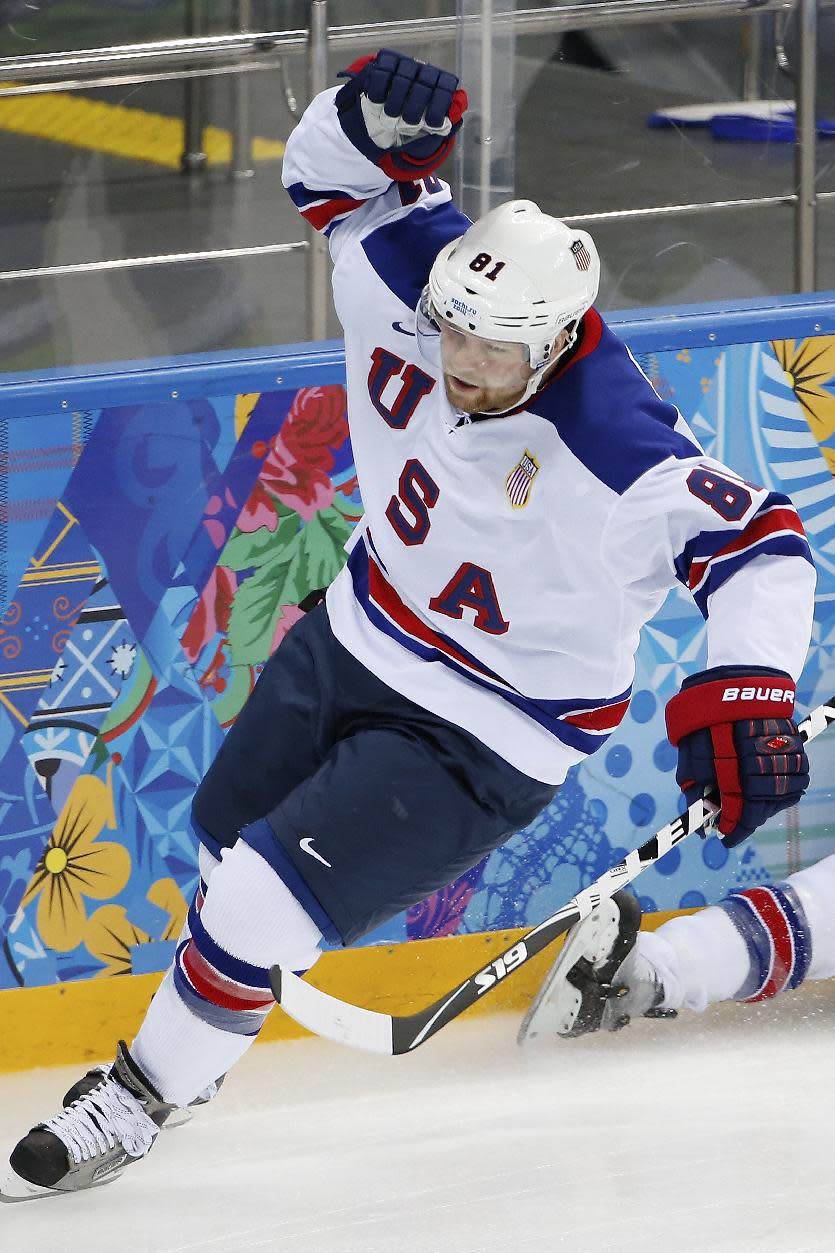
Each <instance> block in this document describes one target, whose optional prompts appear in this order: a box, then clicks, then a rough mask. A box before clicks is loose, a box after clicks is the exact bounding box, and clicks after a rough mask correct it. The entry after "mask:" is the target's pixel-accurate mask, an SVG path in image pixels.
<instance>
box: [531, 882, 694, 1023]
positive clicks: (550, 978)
mask: <svg viewBox="0 0 835 1253" xmlns="http://www.w3.org/2000/svg"><path fill="white" fill-rule="evenodd" d="M640 925H641V907H640V905H639V904H638V902H637V900H636V899H635V897H634V896H633V895H632V893H631V892H627V891H625V890H621V891H620V892H615V894H614V896H612V897H611V898H606V899H604V900H603V901H601V903H600V905H599V906H598V907H597V909H595V910H594V911H593V912H592V913H591V914H589V916H588V918H584V919H583V920H582V922H578V923H575V925H574V926H573V927H572V928H571V930H570V931H569V932H568V935H567V936H566V937H565V941H564V942H563V946H562V948H561V949H560V954H559V956H558V958H557V960H556V961H555V962H554V964H553V966H552V967H551V969H550V970H549V972H548V974H547V975H546V977H545V979H544V980H543V983H542V986H541V988H540V989H539V991H538V992H537V994H536V996H535V997H534V1000H533V1003H532V1004H531V1007H530V1009H529V1010H528V1012H527V1014H526V1015H525V1017H524V1019H523V1021H522V1025H521V1027H520V1028H519V1036H518V1040H519V1043H520V1044H523V1043H524V1042H525V1041H526V1040H532V1039H534V1038H535V1037H536V1036H538V1035H541V1034H542V1033H543V1032H544V1033H546V1034H552V1035H554V1034H555V1035H560V1036H578V1035H585V1034H586V1033H587V1032H589V1031H599V1030H600V1029H601V1028H602V1029H603V1030H604V1031H619V1030H620V1029H621V1027H625V1026H626V1025H627V1023H628V1022H629V1021H630V1019H632V1018H640V1017H645V1018H674V1017H675V1016H676V1011H675V1010H674V1009H672V1010H663V1009H659V1008H658V1006H659V1005H660V1004H661V1001H662V1000H663V999H664V988H663V987H662V985H661V983H660V981H659V980H658V978H657V976H656V975H655V972H654V971H653V970H652V968H651V967H650V965H649V963H648V962H647V961H646V960H645V959H642V958H641V957H640V955H639V954H638V952H637V950H636V948H635V940H636V937H637V935H638V930H639V928H640Z"/></svg>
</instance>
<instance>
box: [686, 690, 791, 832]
mask: <svg viewBox="0 0 835 1253" xmlns="http://www.w3.org/2000/svg"><path fill="white" fill-rule="evenodd" d="M794 690H795V685H794V681H793V680H792V679H791V677H790V676H789V675H788V674H786V673H785V672H784V671H782V670H771V669H770V668H769V667H767V666H746V667H739V666H714V668H713V669H712V670H705V671H704V672H703V673H702V674H696V675H693V676H692V678H689V679H685V681H684V683H682V685H681V691H680V692H679V693H678V695H677V696H674V697H673V699H672V700H671V701H670V702H669V703H668V705H667V734H668V736H669V739H670V743H671V744H673V745H674V746H676V747H677V748H678V768H677V770H676V781H677V782H678V785H679V787H680V788H681V790H682V791H683V792H684V794H685V796H686V797H687V803H688V805H690V804H692V803H693V801H694V800H697V799H699V798H700V797H702V796H703V795H704V793H705V790H706V789H715V790H716V791H718V793H719V796H720V799H721V802H722V814H721V816H720V819H719V824H718V825H719V832H720V835H721V837H722V842H723V843H724V844H725V845H726V847H728V848H733V847H734V846H735V845H737V844H740V843H741V842H742V841H743V840H745V839H747V838H748V836H749V835H750V834H751V833H752V831H755V830H756V828H757V827H759V826H761V825H762V823H764V822H766V821H767V820H768V819H769V818H771V817H773V816H774V814H776V813H779V811H780V810H781V809H788V808H789V806H791V805H796V804H797V802H798V801H799V800H800V798H801V796H802V795H803V793H804V791H805V790H806V788H807V786H808V784H809V761H808V758H807V757H806V753H805V751H804V748H803V741H802V740H801V738H800V736H799V735H798V733H797V726H796V724H795V722H794V719H793V717H792V714H793V713H794Z"/></svg>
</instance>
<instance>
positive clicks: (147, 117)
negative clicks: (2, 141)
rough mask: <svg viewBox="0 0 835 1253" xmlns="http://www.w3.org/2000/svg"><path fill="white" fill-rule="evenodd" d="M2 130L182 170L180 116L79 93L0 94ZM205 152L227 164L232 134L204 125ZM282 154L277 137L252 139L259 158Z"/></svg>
mask: <svg viewBox="0 0 835 1253" xmlns="http://www.w3.org/2000/svg"><path fill="white" fill-rule="evenodd" d="M2 85H3V86H10V85H11V84H8V83H6V84H2ZM0 130H3V131H9V132H11V133H13V134H17V135H30V136H32V137H33V138H36V139H48V140H51V141H52V142H53V143H57V144H66V145H68V146H70V147H73V148H84V149H87V150H88V151H91V152H103V153H105V154H106V155H108V156H112V157H125V158H127V159H128V160H132V161H147V162H149V163H151V164H153V165H161V166H164V167H166V168H167V169H171V170H178V169H179V168H180V158H181V156H182V153H183V146H184V129H183V121H182V119H181V118H174V117H165V116H164V115H163V114H161V113H149V112H148V111H147V110H145V109H134V108H128V107H127V106H126V105H123V104H106V103H105V102H104V101H102V100H90V99H87V98H86V97H84V96H78V95H76V94H75V93H74V92H60V91H56V92H45V93H44V94H43V95H42V96H8V97H5V98H0ZM203 150H204V152H205V153H206V155H207V157H208V159H209V162H210V163H211V164H217V165H222V164H225V163H228V162H229V161H230V160H231V159H232V136H231V134H230V132H229V131H227V130H222V129H221V128H220V127H217V126H207V127H205V129H204V131H203ZM283 155H284V144H282V143H278V142H277V141H276V140H272V139H259V138H256V139H254V140H253V141H252V156H253V159H254V160H255V161H278V160H280V159H281V157H283Z"/></svg>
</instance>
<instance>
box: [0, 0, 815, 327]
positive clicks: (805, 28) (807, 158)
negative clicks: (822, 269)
mask: <svg viewBox="0 0 835 1253" xmlns="http://www.w3.org/2000/svg"><path fill="white" fill-rule="evenodd" d="M833 6H835V0H589V3H581V4H561V5H552V6H549V7H545V8H540V9H519V10H516V11H515V12H512V13H509V14H498V13H496V14H493V15H492V18H491V24H492V28H493V29H495V28H499V27H501V26H504V25H506V24H511V25H512V27H513V29H514V31H515V33H516V34H517V35H530V34H540V33H546V32H547V33H555V32H560V31H566V30H592V29H595V28H598V27H603V26H612V25H616V26H624V25H641V24H644V23H648V22H657V21H664V22H681V21H699V20H706V19H711V18H726V17H742V18H747V19H756V18H758V17H759V16H760V15H762V14H765V13H777V12H779V13H782V14H786V13H788V12H791V11H796V12H797V14H798V47H799V52H798V58H797V100H796V139H795V191H794V192H793V193H790V194H787V195H782V196H761V197H752V198H748V199H738V200H713V201H699V202H695V203H687V204H674V205H662V206H657V207H651V208H650V207H648V208H638V209H622V210H611V211H607V212H603V213H587V214H577V215H573V216H571V217H569V218H567V220H568V221H571V222H574V223H581V222H582V223H590V222H599V221H605V220H612V219H617V218H649V217H659V216H663V215H669V214H680V213H706V212H710V211H711V210H722V209H727V208H741V207H744V206H751V207H754V206H768V205H793V206H794V209H795V228H794V240H795V249H794V254H795V267H794V268H795V286H796V288H797V290H798V291H812V290H814V289H815V286H816V236H817V205H818V202H819V201H820V200H823V199H829V198H831V197H833V196H835V192H821V193H818V192H816V188H815V174H816V167H817V135H816V129H817V128H816V116H815V101H816V96H817V17H818V9H819V8H829V7H833ZM249 10H250V5H249V3H248V0H238V3H237V5H236V14H237V24H238V26H239V27H240V30H239V31H237V32H236V33H233V34H228V35H212V36H199V35H191V36H189V37H186V38H183V39H171V40H159V41H156V42H150V43H145V44H128V45H122V46H114V47H103V48H91V49H83V50H80V51H76V52H53V53H46V54H30V55H25V56H16V57H0V83H3V84H4V85H3V86H0V98H2V97H4V96H16V95H31V94H36V93H43V92H51V91H75V90H81V89H89V88H93V87H105V86H112V85H116V84H128V83H145V82H153V81H161V80H171V79H177V80H181V79H183V80H188V79H196V78H200V77H206V76H210V75H217V74H247V73H250V72H255V71H263V70H275V68H276V66H277V64H278V62H279V60H280V58H281V56H282V55H284V54H286V53H292V52H296V53H298V52H300V51H304V52H305V53H306V57H307V77H308V89H309V94H310V96H311V97H312V96H313V95H314V94H316V92H318V91H321V90H322V89H323V88H324V87H325V86H326V85H327V57H328V51H329V50H330V49H331V48H333V49H339V50H343V49H355V48H368V47H370V46H372V45H373V46H374V47H378V46H380V45H388V46H395V47H396V46H398V44H399V43H401V42H402V43H408V42H409V41H413V40H418V41H420V42H421V43H422V44H427V43H444V42H449V41H452V40H454V39H456V38H457V37H458V36H459V35H460V34H461V32H462V30H464V28H466V27H468V26H469V27H471V28H472V32H471V33H478V32H483V23H482V21H481V19H480V18H477V17H436V18H433V20H432V22H431V24H428V23H427V22H426V21H425V20H423V19H421V18H415V19H410V20H406V21H392V22H376V23H367V24H363V25H355V26H336V27H328V25H327V0H311V3H310V18H309V25H308V29H307V30H292V31H249V30H247V29H246V27H247V25H248V23H249ZM751 42H752V44H753V45H754V47H756V42H757V41H756V39H755V38H753V39H752V41H751ZM483 58H484V60H483V65H486V67H487V71H486V72H487V73H488V75H489V74H490V73H492V67H491V64H490V41H489V39H485V40H484V47H483ZM747 68H748V67H747ZM746 81H747V82H748V83H749V87H747V88H746V94H748V93H749V91H750V82H751V79H750V76H749V75H748V73H747V71H746ZM237 104H238V107H237V109H236V120H235V126H234V130H233V154H235V155H233V174H237V175H241V174H245V173H248V172H249V171H248V153H247V151H246V149H247V146H248V143H249V139H248V130H247V129H246V128H247V127H248V116H247V114H248V99H247V97H246V94H245V93H239V95H238V97H237ZM489 140H490V136H489V135H486V134H485V135H484V136H482V140H481V142H482V143H483V144H487V143H489ZM302 248H303V249H306V250H307V253H308V285H309V292H308V323H309V334H310V337H311V339H323V338H325V336H326V333H327V332H326V325H327V300H328V296H327V290H328V288H327V254H326V245H325V241H324V240H323V239H322V238H321V237H320V236H319V235H318V234H314V233H312V232H311V233H310V234H309V235H308V238H306V239H304V240H300V241H297V242H291V243H283V244H279V243H273V244H264V245H258V246H255V247H251V248H229V249H215V250H212V251H205V252H187V253H170V254H163V255H158V256H153V257H133V258H119V259H114V260H112V261H98V262H79V263H77V264H75V265H63V266H44V267H40V268H36V269H27V270H5V271H0V280H3V281H12V280H15V279H22V278H36V277H47V276H54V275H60V274H69V273H89V272H93V271H96V270H102V269H115V268H128V267H140V266H143V265H148V266H150V265H161V264H176V263H178V262H184V261H188V262H191V261H201V260H203V261H207V260H215V259H217V258H225V257H238V256H257V255H266V254H272V253H278V252H289V251H293V250H297V249H302Z"/></svg>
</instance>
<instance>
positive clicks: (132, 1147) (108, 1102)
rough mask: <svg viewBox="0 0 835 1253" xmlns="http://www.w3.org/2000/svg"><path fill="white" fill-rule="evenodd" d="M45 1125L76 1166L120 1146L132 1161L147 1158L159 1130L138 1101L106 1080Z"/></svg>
mask: <svg viewBox="0 0 835 1253" xmlns="http://www.w3.org/2000/svg"><path fill="white" fill-rule="evenodd" d="M42 1125H43V1126H44V1127H46V1129H47V1130H48V1131H51V1132H52V1133H53V1134H54V1135H56V1136H57V1137H58V1139H59V1140H60V1141H61V1142H62V1144H64V1145H65V1147H66V1148H67V1149H68V1150H69V1153H70V1154H71V1156H72V1159H73V1161H74V1163H75V1164H76V1165H78V1164H79V1162H82V1161H87V1160H88V1159H89V1158H91V1157H97V1156H99V1155H100V1154H102V1153H106V1152H107V1150H108V1149H113V1148H115V1147H116V1145H117V1144H120V1145H121V1147H122V1148H123V1149H124V1150H125V1152H126V1153H128V1154H129V1155H130V1156H131V1157H144V1155H145V1154H146V1153H147V1152H148V1150H149V1149H150V1147H151V1144H152V1143H153V1140H154V1136H155V1135H156V1134H157V1131H158V1130H159V1128H158V1127H157V1125H156V1123H154V1122H153V1121H152V1120H151V1119H150V1118H149V1117H148V1115H147V1114H146V1113H145V1110H144V1109H143V1108H142V1104H141V1103H140V1102H139V1101H138V1100H137V1099H136V1097H135V1096H133V1094H132V1093H130V1092H128V1090H127V1088H123V1087H122V1085H121V1084H120V1083H117V1081H116V1080H115V1079H104V1080H103V1081H102V1082H101V1083H100V1084H98V1086H97V1087H95V1088H93V1090H92V1091H91V1092H88V1093H87V1095H86V1096H82V1097H81V1098H80V1099H79V1100H77V1101H73V1103H72V1105H70V1106H68V1107H67V1109H65V1110H63V1111H62V1112H61V1113H60V1114H56V1115H55V1117H54V1118H50V1119H49V1120H48V1121H47V1122H45V1123H43V1124H42Z"/></svg>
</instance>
